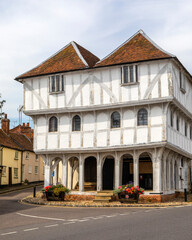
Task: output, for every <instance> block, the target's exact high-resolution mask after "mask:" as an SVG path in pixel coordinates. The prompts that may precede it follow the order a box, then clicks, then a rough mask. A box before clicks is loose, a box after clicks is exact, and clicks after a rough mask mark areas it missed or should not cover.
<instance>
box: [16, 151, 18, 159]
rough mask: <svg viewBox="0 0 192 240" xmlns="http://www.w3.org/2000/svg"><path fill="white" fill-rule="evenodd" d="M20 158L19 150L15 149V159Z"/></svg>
mask: <svg viewBox="0 0 192 240" xmlns="http://www.w3.org/2000/svg"><path fill="white" fill-rule="evenodd" d="M18 158H19V152H18V151H15V159H18Z"/></svg>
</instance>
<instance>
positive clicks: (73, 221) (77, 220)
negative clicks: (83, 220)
mask: <svg viewBox="0 0 192 240" xmlns="http://www.w3.org/2000/svg"><path fill="white" fill-rule="evenodd" d="M67 221H72V222H74V221H78V219H69V220H67Z"/></svg>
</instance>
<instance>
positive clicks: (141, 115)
mask: <svg viewBox="0 0 192 240" xmlns="http://www.w3.org/2000/svg"><path fill="white" fill-rule="evenodd" d="M137 125H138V126H143V125H148V112H147V110H146V109H145V108H142V109H140V110H139V111H138V115H137Z"/></svg>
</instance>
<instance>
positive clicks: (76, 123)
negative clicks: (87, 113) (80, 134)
mask: <svg viewBox="0 0 192 240" xmlns="http://www.w3.org/2000/svg"><path fill="white" fill-rule="evenodd" d="M72 131H81V118H80V117H79V116H78V115H75V116H74V117H73V121H72Z"/></svg>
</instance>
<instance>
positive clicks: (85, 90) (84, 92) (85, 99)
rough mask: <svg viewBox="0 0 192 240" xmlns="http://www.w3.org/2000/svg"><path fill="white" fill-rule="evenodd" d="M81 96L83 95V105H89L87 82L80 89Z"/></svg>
mask: <svg viewBox="0 0 192 240" xmlns="http://www.w3.org/2000/svg"><path fill="white" fill-rule="evenodd" d="M82 96H83V106H89V104H90V88H89V84H86V85H84V87H83V89H82Z"/></svg>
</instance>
